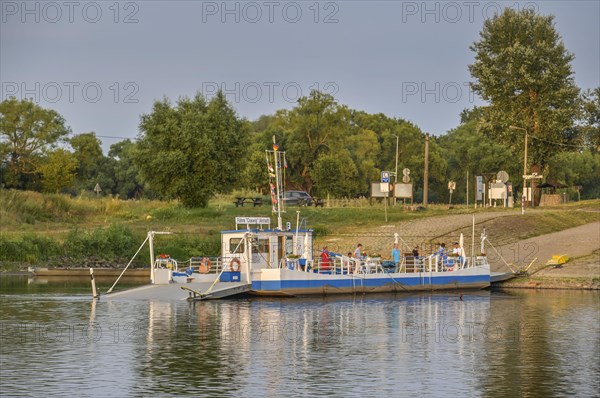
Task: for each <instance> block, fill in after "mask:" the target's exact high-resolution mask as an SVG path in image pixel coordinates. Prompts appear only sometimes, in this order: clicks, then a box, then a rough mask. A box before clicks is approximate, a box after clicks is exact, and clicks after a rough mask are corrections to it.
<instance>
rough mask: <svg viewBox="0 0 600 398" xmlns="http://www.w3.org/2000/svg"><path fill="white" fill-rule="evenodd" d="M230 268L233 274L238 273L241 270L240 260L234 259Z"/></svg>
mask: <svg viewBox="0 0 600 398" xmlns="http://www.w3.org/2000/svg"><path fill="white" fill-rule="evenodd" d="M229 268H230V269H231V270H232V271H233V272H238V271H239V270H240V260H239V259H238V258H237V257H234V258H232V259H231V262H230V263H229Z"/></svg>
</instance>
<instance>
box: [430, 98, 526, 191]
mask: <svg viewBox="0 0 600 398" xmlns="http://www.w3.org/2000/svg"><path fill="white" fill-rule="evenodd" d="M480 112H481V110H480V109H479V108H476V109H474V110H470V111H464V112H463V114H462V117H461V119H462V120H461V124H460V126H458V127H456V128H455V129H453V130H451V131H449V132H448V133H447V134H445V135H443V136H441V137H439V139H438V143H439V145H440V146H441V147H442V148H443V154H444V158H445V159H446V161H447V162H448V168H447V171H446V181H455V182H456V191H455V192H454V193H453V194H452V198H453V199H452V201H453V202H466V189H467V172H468V173H469V190H470V192H469V196H470V198H469V202H470V203H473V200H474V195H475V176H477V175H482V174H483V173H497V172H499V171H501V170H504V171H506V172H507V173H508V174H509V177H510V180H511V181H512V182H513V184H514V185H515V186H520V185H521V184H520V182H521V175H522V174H523V173H522V171H523V170H522V168H521V167H522V166H521V163H520V162H515V159H514V156H513V153H512V151H511V150H510V148H509V147H508V146H507V145H504V144H501V143H498V142H494V141H493V140H492V139H490V138H489V137H488V136H486V135H484V134H482V133H481V132H480V131H478V129H477V121H478V117H479V116H480ZM446 188H447V184H442V191H443V195H442V197H448V195H449V191H448V190H447V189H446Z"/></svg>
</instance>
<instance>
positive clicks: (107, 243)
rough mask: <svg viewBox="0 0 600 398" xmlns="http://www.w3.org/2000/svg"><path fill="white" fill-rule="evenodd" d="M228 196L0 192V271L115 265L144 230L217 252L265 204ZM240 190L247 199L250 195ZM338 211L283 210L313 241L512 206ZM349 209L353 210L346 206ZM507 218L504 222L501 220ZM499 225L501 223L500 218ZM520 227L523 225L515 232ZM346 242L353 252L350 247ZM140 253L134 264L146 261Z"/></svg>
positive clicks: (165, 245) (539, 217) (188, 247)
mask: <svg viewBox="0 0 600 398" xmlns="http://www.w3.org/2000/svg"><path fill="white" fill-rule="evenodd" d="M238 195H240V193H236V194H234V195H230V196H227V195H224V196H220V197H218V198H216V199H214V200H212V201H211V202H210V204H209V206H208V207H207V208H204V209H187V208H184V207H182V206H181V205H180V204H179V203H177V202H161V201H150V200H141V201H131V200H130V201H123V200H119V199H114V198H95V197H75V198H71V197H69V196H65V195H56V194H46V195H44V194H40V193H35V192H22V191H12V190H0V221H1V230H0V267H1V268H0V269H2V270H16V269H19V268H23V267H27V266H31V265H33V266H96V267H103V266H115V265H124V264H126V263H127V261H128V260H129V259H130V258H131V256H132V255H133V254H134V253H135V251H136V250H137V248H138V247H139V245H140V244H141V243H142V242H143V240H144V238H145V236H146V232H147V231H149V230H156V231H173V232H176V234H175V235H170V236H165V237H161V239H160V240H157V243H156V252H158V253H169V254H170V255H172V256H173V257H174V258H177V259H183V260H185V259H187V258H189V257H190V256H205V255H217V254H218V253H219V251H220V231H221V230H224V229H231V228H233V227H234V217H235V216H267V215H270V207H268V206H263V207H256V208H252V207H243V208H236V207H235V206H234V204H233V197H234V196H238ZM251 195H252V194H251V193H246V196H251ZM345 205H346V206H348V207H337V208H327V207H325V208H296V207H294V208H289V209H288V213H287V214H286V217H285V218H284V222H287V221H289V222H291V223H292V225H295V223H296V211H297V210H301V218H306V219H307V220H308V225H309V227H310V228H313V229H315V232H316V234H317V236H318V240H326V239H327V238H328V237H335V236H339V235H343V234H354V235H360V233H361V232H364V231H372V230H375V229H379V228H386V226H388V227H389V226H400V225H404V224H406V223H407V222H410V223H412V222H418V221H419V220H422V219H427V220H428V221H427V222H428V223H429V220H431V222H432V223H433V224H434V226H435V222H436V221H435V220H436V219H438V218H440V216H446V215H460V214H467V213H473V212H475V213H480V212H486V214H489V213H490V212H497V213H498V215H507V216H508V218H511V219H512V218H513V215H514V216H516V215H518V210H516V209H507V210H505V209H501V208H496V209H476V210H475V209H473V208H469V209H467V208H465V207H464V206H463V207H461V206H457V207H455V208H453V209H448V206H447V205H437V206H436V205H432V206H430V207H429V208H428V209H427V210H418V209H412V210H411V209H405V208H403V207H402V206H396V207H388V208H387V213H388V222H387V223H386V222H385V219H384V206H383V204H381V203H374V204H372V205H370V204H369V201H368V200H354V201H349V202H347V203H346V204H345ZM350 206H352V207H350ZM599 206H600V201H598V200H596V201H585V202H579V203H572V204H569V205H567V206H561V207H558V208H553V209H547V210H536V211H532V212H531V213H529V214H527V216H526V219H523V220H522V221H526V222H514V221H513V222H512V223H510V224H509V225H511V229H510V235H511V236H519V237H520V236H525V237H528V236H535V235H539V234H543V233H548V232H552V231H556V230H561V229H566V228H570V227H573V226H577V225H581V224H584V223H588V222H592V221H595V220H598V219H599V218H600V213H597V212H590V211H574V210H587V209H598V207H599ZM504 218H505V217H502V219H504ZM498 222H499V221H498ZM519 226H522V228H520V229H519ZM348 245H350V246H349V247H351V245H352V242H351V241H349V242H348ZM146 252H147V251H146V250H143V251H142V252H141V253H140V257H138V259H137V260H136V264H137V265H142V264H147V257H148V254H147V253H146Z"/></svg>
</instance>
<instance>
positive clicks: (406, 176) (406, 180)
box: [402, 174, 410, 184]
mask: <svg viewBox="0 0 600 398" xmlns="http://www.w3.org/2000/svg"><path fill="white" fill-rule="evenodd" d="M402 182H403V183H405V184H408V183H409V182H410V177H409V176H408V175H406V174H405V175H403V176H402Z"/></svg>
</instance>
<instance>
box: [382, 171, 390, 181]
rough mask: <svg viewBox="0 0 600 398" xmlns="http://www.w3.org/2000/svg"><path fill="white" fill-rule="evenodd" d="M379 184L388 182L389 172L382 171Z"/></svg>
mask: <svg viewBox="0 0 600 398" xmlns="http://www.w3.org/2000/svg"><path fill="white" fill-rule="evenodd" d="M381 182H384V183H385V182H388V183H389V182H390V172H389V171H382V172H381Z"/></svg>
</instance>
